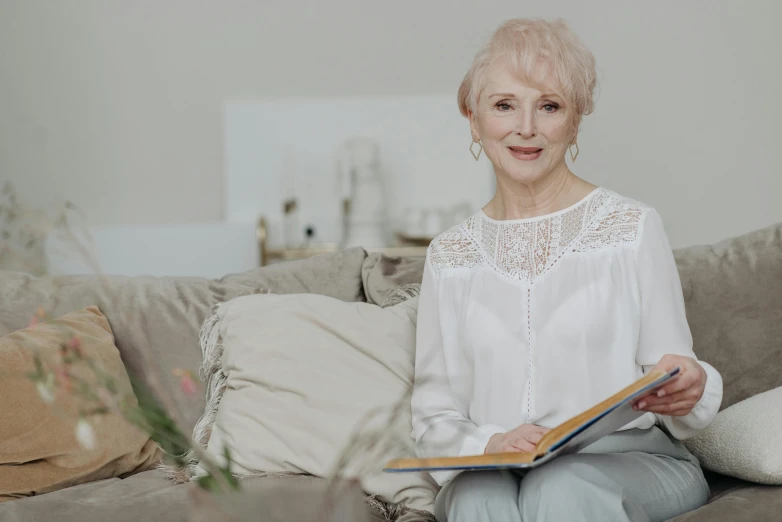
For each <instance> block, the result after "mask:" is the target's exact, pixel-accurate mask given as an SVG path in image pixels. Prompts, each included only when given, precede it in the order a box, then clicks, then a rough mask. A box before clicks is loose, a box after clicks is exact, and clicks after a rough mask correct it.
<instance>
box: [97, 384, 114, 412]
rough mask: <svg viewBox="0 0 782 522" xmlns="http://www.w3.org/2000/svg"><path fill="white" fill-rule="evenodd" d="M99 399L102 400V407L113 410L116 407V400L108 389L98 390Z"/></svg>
mask: <svg viewBox="0 0 782 522" xmlns="http://www.w3.org/2000/svg"><path fill="white" fill-rule="evenodd" d="M98 399H99V400H100V404H101V406H104V407H106V408H111V407H112V406H113V405H114V398H113V397H112V396H111V393H110V392H109V390H107V389H106V388H100V389H99V390H98Z"/></svg>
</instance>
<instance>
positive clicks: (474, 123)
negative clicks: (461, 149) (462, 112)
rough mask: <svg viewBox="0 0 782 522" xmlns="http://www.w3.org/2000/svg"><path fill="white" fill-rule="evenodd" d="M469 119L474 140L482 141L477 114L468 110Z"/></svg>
mask: <svg viewBox="0 0 782 522" xmlns="http://www.w3.org/2000/svg"><path fill="white" fill-rule="evenodd" d="M467 118H468V119H469V120H470V132H471V133H472V140H473V141H480V140H481V133H480V132H478V120H477V118H476V117H475V113H474V112H472V110H470V109H467Z"/></svg>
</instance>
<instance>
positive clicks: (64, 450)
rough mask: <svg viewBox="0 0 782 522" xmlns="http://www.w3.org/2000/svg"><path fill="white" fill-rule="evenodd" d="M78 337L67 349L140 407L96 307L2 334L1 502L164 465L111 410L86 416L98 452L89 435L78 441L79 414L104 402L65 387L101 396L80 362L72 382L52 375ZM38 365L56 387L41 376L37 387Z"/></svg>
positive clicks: (93, 377)
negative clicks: (80, 386)
mask: <svg viewBox="0 0 782 522" xmlns="http://www.w3.org/2000/svg"><path fill="white" fill-rule="evenodd" d="M73 339H78V345H76V344H73V345H72V347H71V348H68V349H69V350H74V351H75V350H78V353H80V354H82V356H83V357H85V358H87V359H89V360H90V361H91V362H92V363H94V364H96V365H98V366H99V367H100V368H102V371H103V372H104V374H105V376H106V377H108V378H110V379H111V380H112V382H113V383H114V385H115V386H116V392H117V393H118V394H119V395H120V396H121V397H122V398H123V399H127V400H128V402H127V404H128V406H130V407H133V406H135V404H136V403H135V397H134V396H133V391H132V388H131V385H130V380H129V379H128V375H127V373H126V371H125V368H124V366H123V364H122V360H121V359H120V357H119V352H118V351H117V348H116V347H115V346H114V338H113V336H112V334H111V328H110V327H109V323H108V321H107V320H106V318H105V317H104V316H103V314H101V313H100V310H98V309H97V308H95V307H90V308H87V309H84V310H80V311H76V312H71V313H68V314H66V315H64V316H62V317H60V318H57V319H55V320H52V321H45V322H40V323H38V324H36V325H34V326H30V327H29V328H25V329H22V330H17V331H16V332H13V333H10V334H8V335H6V336H4V337H0V372H2V378H0V502H3V501H7V500H12V499H14V498H20V497H25V496H30V495H39V494H41V493H46V492H49V491H55V490H58V489H62V488H66V487H68V486H72V485H74V484H80V483H84V482H90V481H93V480H99V479H104V478H108V477H119V476H125V475H129V474H132V473H136V472H138V471H143V470H145V469H149V468H150V467H152V466H154V465H156V463H157V461H158V460H159V455H158V450H157V446H156V445H155V443H154V442H152V441H151V440H149V436H148V435H147V434H146V433H144V432H142V431H140V430H138V429H137V428H135V427H134V426H132V425H131V424H129V423H128V422H127V421H126V420H125V419H124V418H123V417H122V416H121V415H119V414H117V413H113V412H109V413H106V414H103V415H100V416H97V417H90V418H89V419H88V420H89V422H90V423H91V427H92V430H93V432H94V442H93V444H94V447H89V439H87V438H85V439H83V441H82V444H86V447H82V446H81V445H80V444H79V441H78V440H77V438H76V434H75V427H76V425H77V420H78V418H79V415H80V412H81V411H83V410H92V409H94V408H96V407H98V405H99V404H98V403H97V402H95V401H91V400H87V399H85V398H83V397H82V396H81V395H79V394H77V393H75V392H71V393H68V392H66V391H64V390H65V387H66V386H67V385H68V383H71V385H72V386H74V387H75V386H78V383H81V382H84V383H87V384H89V385H90V386H93V387H94V391H97V386H98V383H99V382H101V381H100V380H99V378H98V377H97V376H96V373H95V372H94V371H92V370H90V369H89V367H88V366H87V365H86V364H85V363H84V362H82V361H80V360H78V359H77V360H76V361H75V362H73V363H71V364H70V366H69V367H68V370H67V372H68V375H70V376H71V377H62V378H58V379H57V380H55V379H54V378H53V377H54V375H55V372H56V370H57V369H58V368H62V367H63V363H62V358H63V357H62V355H61V346H63V345H64V346H66V347H68V346H71V343H72V342H73V341H72V340H73ZM66 353H67V352H66ZM70 353H74V352H70ZM39 364H40V366H38V365H39ZM37 367H38V368H39V370H40V371H41V372H44V373H45V374H46V375H47V376H49V375H50V376H52V380H51V381H50V382H51V384H50V385H46V384H44V382H49V379H48V378H46V377H44V376H43V375H41V378H42V379H43V380H42V381H41V382H40V383H38V385H36V383H35V382H34V381H33V380H32V378H31V377H30V376H29V375H30V374H31V373H34V372H35V370H36V368H37ZM102 378H103V377H101V379H102ZM74 379H77V384H73V380H74ZM56 382H59V385H56V384H55V383H56ZM38 388H41V389H40V390H39V389H38ZM44 397H47V400H48V401H53V404H52V405H49V404H47V403H46V402H45V401H44V399H43V398H44Z"/></svg>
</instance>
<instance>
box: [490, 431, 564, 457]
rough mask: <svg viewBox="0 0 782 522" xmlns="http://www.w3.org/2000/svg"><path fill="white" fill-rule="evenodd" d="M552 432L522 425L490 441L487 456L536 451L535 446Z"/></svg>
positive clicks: (499, 434) (497, 435)
mask: <svg viewBox="0 0 782 522" xmlns="http://www.w3.org/2000/svg"><path fill="white" fill-rule="evenodd" d="M548 431H550V430H549V428H544V427H542V426H538V425H536V424H522V425H521V426H519V427H518V428H514V429H513V430H511V431H509V432H507V433H498V434H496V435H494V436H493V437H492V438H491V439H489V443H488V444H487V445H486V450H485V451H484V452H483V453H484V454H485V455H488V454H489V453H512V452H517V451H535V445H536V444H537V443H538V442H540V439H541V437H543V435H545V434H546V432H548Z"/></svg>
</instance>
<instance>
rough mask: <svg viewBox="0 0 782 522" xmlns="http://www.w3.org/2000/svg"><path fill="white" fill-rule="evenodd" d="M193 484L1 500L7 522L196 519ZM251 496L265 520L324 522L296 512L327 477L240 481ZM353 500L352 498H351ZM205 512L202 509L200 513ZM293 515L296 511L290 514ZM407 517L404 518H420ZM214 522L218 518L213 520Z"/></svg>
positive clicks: (145, 478)
mask: <svg viewBox="0 0 782 522" xmlns="http://www.w3.org/2000/svg"><path fill="white" fill-rule="evenodd" d="M192 486H193V485H192V484H174V483H173V482H171V481H170V480H167V479H166V478H165V475H164V473H163V472H162V471H158V470H154V471H145V472H143V473H139V474H138V475H134V476H132V477H129V478H126V479H123V480H120V479H107V480H100V481H96V482H91V483H89V484H81V485H78V486H73V487H70V488H68V489H64V490H60V491H55V492H53V493H47V494H45V495H41V496H36V497H29V498H25V499H21V500H15V501H14V502H6V503H4V504H0V520H2V521H3V522H32V521H39V520H40V521H44V520H56V521H57V522H107V521H109V522H145V521H148V520H161V521H165V522H194V521H195V520H200V519H198V518H197V517H196V516H195V515H196V513H195V512H196V510H199V508H200V506H199V505H198V499H195V500H194V494H193V490H192ZM242 487H243V488H244V490H246V491H248V492H249V493H250V494H257V495H259V496H260V497H262V498H263V499H264V500H265V501H266V503H267V506H268V510H267V512H266V513H264V514H265V515H269V516H268V517H267V518H262V519H261V518H260V515H259V518H258V519H259V520H263V521H264V522H325V521H324V520H323V518H321V516H304V517H302V516H299V517H298V518H295V516H296V515H297V514H298V515H301V513H302V512H304V513H307V512H308V511H307V509H308V508H309V510H310V511H309V513H311V512H313V511H316V510H319V509H321V506H320V505H319V504H318V503H316V502H313V501H314V500H317V495H319V494H320V495H322V492H323V490H324V489H325V488H326V481H325V480H324V479H321V478H317V477H310V476H295V477H252V478H246V479H243V480H242ZM350 500H353V499H352V498H351V499H350ZM355 507H356V510H357V511H358V510H360V511H361V513H362V514H364V515H365V517H362V518H357V519H356V520H357V521H358V522H384V521H385V519H384V518H380V517H378V516H377V515H375V516H373V514H371V513H367V511H369V510H367V509H363V510H362V509H360V508H362V507H366V506H361V505H357V506H355ZM197 514H199V515H200V514H201V513H197ZM290 515H293V517H291V516H290ZM419 521H420V519H417V520H416V519H408V520H407V521H406V522H419ZM210 522H215V521H214V520H211V519H210Z"/></svg>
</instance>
